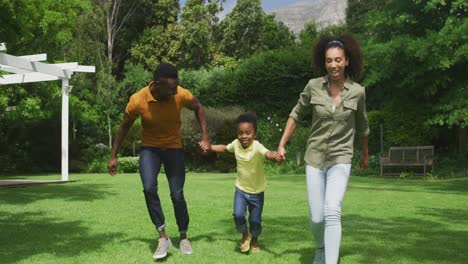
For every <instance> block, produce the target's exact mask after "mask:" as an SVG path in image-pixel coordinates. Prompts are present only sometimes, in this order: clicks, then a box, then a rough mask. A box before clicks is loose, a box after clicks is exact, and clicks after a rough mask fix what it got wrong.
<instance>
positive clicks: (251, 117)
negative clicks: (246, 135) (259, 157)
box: [236, 112, 257, 133]
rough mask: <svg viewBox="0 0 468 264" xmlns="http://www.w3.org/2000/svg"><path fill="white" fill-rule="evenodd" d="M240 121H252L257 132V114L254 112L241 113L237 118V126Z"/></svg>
mask: <svg viewBox="0 0 468 264" xmlns="http://www.w3.org/2000/svg"><path fill="white" fill-rule="evenodd" d="M240 123H251V124H252V125H253V127H254V131H255V133H257V115H256V114H254V113H252V112H248V113H244V114H241V115H240V116H238V117H237V119H236V125H237V127H239V124H240Z"/></svg>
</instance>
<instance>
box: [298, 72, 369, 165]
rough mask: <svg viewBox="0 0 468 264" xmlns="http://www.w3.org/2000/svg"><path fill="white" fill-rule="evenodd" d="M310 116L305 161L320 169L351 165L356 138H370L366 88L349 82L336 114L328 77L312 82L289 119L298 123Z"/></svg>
mask: <svg viewBox="0 0 468 264" xmlns="http://www.w3.org/2000/svg"><path fill="white" fill-rule="evenodd" d="M310 112H311V113H312V127H311V132H310V136H309V139H308V140H307V145H306V153H305V155H304V160H305V161H306V162H307V163H308V164H309V165H311V166H313V167H316V168H323V167H331V166H333V165H336V164H350V163H351V160H352V158H353V145H354V134H355V133H357V135H358V136H367V135H368V134H369V124H368V121H367V114H366V94H365V90H364V87H362V86H361V85H359V84H358V83H356V82H354V81H352V80H350V79H349V78H348V79H347V80H346V82H345V83H344V87H343V88H342V89H341V103H340V104H339V105H337V106H336V107H335V111H333V104H332V98H331V96H330V92H329V89H328V76H324V77H321V78H316V79H312V80H310V81H309V83H308V84H307V86H306V87H305V89H304V91H303V92H302V93H301V95H300V97H299V100H298V101H297V104H296V106H295V107H294V108H293V110H292V111H291V113H290V114H289V116H290V117H291V118H293V119H294V120H296V121H298V120H300V119H301V118H302V117H303V116H304V115H305V114H306V113H310Z"/></svg>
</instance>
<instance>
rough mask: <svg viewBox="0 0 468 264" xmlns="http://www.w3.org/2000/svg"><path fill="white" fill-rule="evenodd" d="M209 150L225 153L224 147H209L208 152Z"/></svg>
mask: <svg viewBox="0 0 468 264" xmlns="http://www.w3.org/2000/svg"><path fill="white" fill-rule="evenodd" d="M210 150H211V151H213V152H218V153H222V152H226V145H210V147H209V148H208V151H210Z"/></svg>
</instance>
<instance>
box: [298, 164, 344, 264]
mask: <svg viewBox="0 0 468 264" xmlns="http://www.w3.org/2000/svg"><path fill="white" fill-rule="evenodd" d="M350 171H351V164H336V165H334V166H332V167H328V168H321V169H318V168H314V167H312V166H310V165H307V166H306V183H307V198H308V200H309V213H310V225H311V229H312V233H313V234H314V238H315V242H316V243H317V248H322V247H325V263H327V264H334V263H337V262H338V255H339V251H340V242H341V202H342V201H343V197H344V194H345V192H346V187H347V185H348V180H349V174H350Z"/></svg>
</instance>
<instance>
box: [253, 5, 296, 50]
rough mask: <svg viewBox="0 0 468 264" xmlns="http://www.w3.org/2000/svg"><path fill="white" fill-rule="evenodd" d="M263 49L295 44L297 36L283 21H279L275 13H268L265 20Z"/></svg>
mask: <svg viewBox="0 0 468 264" xmlns="http://www.w3.org/2000/svg"><path fill="white" fill-rule="evenodd" d="M261 36H262V37H261V42H262V46H261V50H273V49H281V48H286V47H290V46H294V44H295V39H296V36H295V35H294V33H293V32H292V30H290V29H289V28H288V27H287V26H286V25H285V24H284V23H283V22H281V21H277V20H276V19H275V15H273V14H270V15H266V16H265V19H264V20H263V27H262V35H261Z"/></svg>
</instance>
